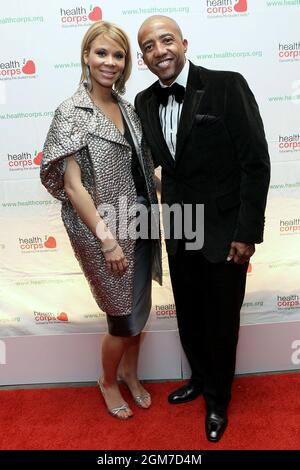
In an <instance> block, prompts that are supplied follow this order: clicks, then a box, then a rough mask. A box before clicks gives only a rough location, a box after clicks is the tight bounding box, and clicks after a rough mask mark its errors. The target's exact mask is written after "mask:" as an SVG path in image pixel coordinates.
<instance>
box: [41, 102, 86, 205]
mask: <svg viewBox="0 0 300 470" xmlns="http://www.w3.org/2000/svg"><path fill="white" fill-rule="evenodd" d="M84 140H85V139H84V136H83V135H82V132H81V131H80V129H79V127H78V125H77V124H76V122H75V120H74V116H73V115H72V114H71V113H70V112H68V113H67V112H66V111H65V110H64V109H63V105H61V106H60V107H59V108H58V109H57V110H56V111H55V114H54V117H53V120H52V123H51V126H50V129H49V131H48V134H47V137H46V141H45V144H44V148H43V158H42V163H41V169H40V177H41V182H42V184H43V185H44V186H45V188H46V189H47V190H48V191H49V193H50V194H52V196H54V197H55V198H57V199H59V200H61V201H66V200H67V199H68V196H67V194H66V193H65V190H64V171H65V158H66V157H68V156H70V155H73V156H74V158H75V160H76V161H77V163H78V164H79V166H80V165H81V149H82V148H83V147H84V146H85V145H86V144H85V141H84Z"/></svg>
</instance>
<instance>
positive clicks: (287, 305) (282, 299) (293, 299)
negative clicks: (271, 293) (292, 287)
mask: <svg viewBox="0 0 300 470" xmlns="http://www.w3.org/2000/svg"><path fill="white" fill-rule="evenodd" d="M299 307H300V302H299V296H298V295H277V309H278V310H293V309H296V308H299Z"/></svg>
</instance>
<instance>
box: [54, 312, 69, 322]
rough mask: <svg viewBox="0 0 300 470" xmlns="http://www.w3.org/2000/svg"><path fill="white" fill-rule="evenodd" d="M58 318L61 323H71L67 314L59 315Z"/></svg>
mask: <svg viewBox="0 0 300 470" xmlns="http://www.w3.org/2000/svg"><path fill="white" fill-rule="evenodd" d="M56 318H57V320H59V321H69V319H68V315H67V314H66V312H61V313H60V314H59V315H57V317H56Z"/></svg>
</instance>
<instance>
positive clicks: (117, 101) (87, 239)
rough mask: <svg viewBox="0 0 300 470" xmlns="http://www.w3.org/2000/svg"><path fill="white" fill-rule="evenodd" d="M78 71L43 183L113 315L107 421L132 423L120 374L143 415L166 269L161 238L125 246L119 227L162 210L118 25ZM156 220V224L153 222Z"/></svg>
mask: <svg viewBox="0 0 300 470" xmlns="http://www.w3.org/2000/svg"><path fill="white" fill-rule="evenodd" d="M81 65H82V76H81V83H80V86H79V89H78V90H77V92H76V93H75V94H74V95H73V96H72V98H70V99H67V100H66V101H64V102H63V103H62V104H61V105H60V106H59V107H58V109H57V110H56V112H55V115H54V118H53V121H52V124H51V127H50V130H49V132H48V135H47V139H46V142H45V146H44V150H43V161H42V165H41V180H42V183H43V184H44V185H45V186H46V188H47V189H48V191H49V192H50V193H51V194H52V195H53V196H54V197H56V198H58V199H60V200H61V201H62V219H63V222H64V225H65V227H66V230H67V233H68V235H69V238H70V241H71V244H72V247H73V249H74V253H75V255H76V257H77V259H78V261H79V263H80V265H81V268H82V270H83V272H84V274H85V276H86V278H87V280H88V282H89V285H90V287H91V291H92V293H93V295H94V297H95V300H96V302H97V303H98V305H99V307H100V308H101V309H102V310H103V311H104V312H106V314H107V321H108V330H109V333H108V334H107V335H105V337H104V339H103V343H102V365H103V375H102V377H101V378H100V379H99V381H98V384H99V387H100V390H101V392H102V394H103V397H104V400H105V402H106V406H107V408H108V411H109V413H111V414H112V415H113V416H114V417H117V418H120V419H127V418H129V417H130V416H132V415H133V412H132V410H131V409H130V407H129V405H128V404H127V403H126V402H125V401H124V399H123V397H122V395H121V392H120V389H119V387H118V383H117V376H118V373H119V374H120V376H121V377H122V379H123V380H124V382H125V383H126V384H127V386H128V388H129V390H130V392H131V394H132V397H133V399H134V401H135V403H136V404H137V405H138V406H139V407H141V408H149V406H150V404H151V397H150V394H149V393H148V392H147V391H146V390H145V389H144V388H143V386H142V385H141V383H140V382H139V380H138V378H137V363H138V353H139V345H140V333H141V330H142V329H143V327H144V325H145V323H146V321H147V319H148V316H149V313H150V309H151V278H153V279H156V280H157V281H158V282H160V283H161V262H160V241H159V240H158V239H156V240H153V241H152V240H151V239H138V240H134V239H132V238H130V237H128V236H126V237H124V236H122V237H121V236H120V229H119V224H120V226H121V225H122V223H123V222H124V216H127V219H126V220H127V223H128V222H132V219H133V218H134V216H132V215H131V216H130V217H129V216H128V215H127V212H126V207H132V206H134V204H135V203H136V202H140V203H141V204H143V205H144V206H146V207H147V208H148V211H149V212H150V209H149V208H150V206H151V204H156V203H157V200H156V194H155V187H154V180H153V166H152V163H151V156H150V154H149V152H148V151H147V149H146V147H145V146H144V144H143V141H142V130H141V123H140V121H139V118H138V117H137V115H136V113H135V111H134V109H133V107H132V106H131V105H130V104H129V103H128V102H126V101H125V100H124V99H122V98H121V97H120V93H122V92H124V87H125V83H126V81H127V79H128V78H129V76H130V72H131V52H130V44H129V40H128V37H127V36H126V34H125V33H124V32H123V31H122V30H121V29H120V28H119V27H117V26H116V25H114V24H112V23H108V22H104V21H99V22H97V23H94V24H93V25H92V26H91V27H90V28H89V29H88V31H87V32H86V34H85V36H84V38H83V42H82V47H81ZM124 201H125V202H126V204H125V202H124ZM144 206H143V207H144ZM111 208H112V210H111ZM107 214H108V215H107ZM112 214H113V215H115V219H116V220H112V219H113V217H112ZM121 220H122V221H123V222H122V223H121ZM153 220H154V222H155V224H158V223H159V221H158V220H157V215H156V214H155V216H154V217H152V221H153ZM114 222H116V225H117V226H118V228H117V229H116V230H115V227H114ZM157 226H158V225H157ZM123 228H124V227H123ZM123 232H124V230H123ZM127 235H128V233H127ZM119 366H120V367H119Z"/></svg>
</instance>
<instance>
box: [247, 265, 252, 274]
mask: <svg viewBox="0 0 300 470" xmlns="http://www.w3.org/2000/svg"><path fill="white" fill-rule="evenodd" d="M247 273H252V264H251V263H249V265H248V269H247Z"/></svg>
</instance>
